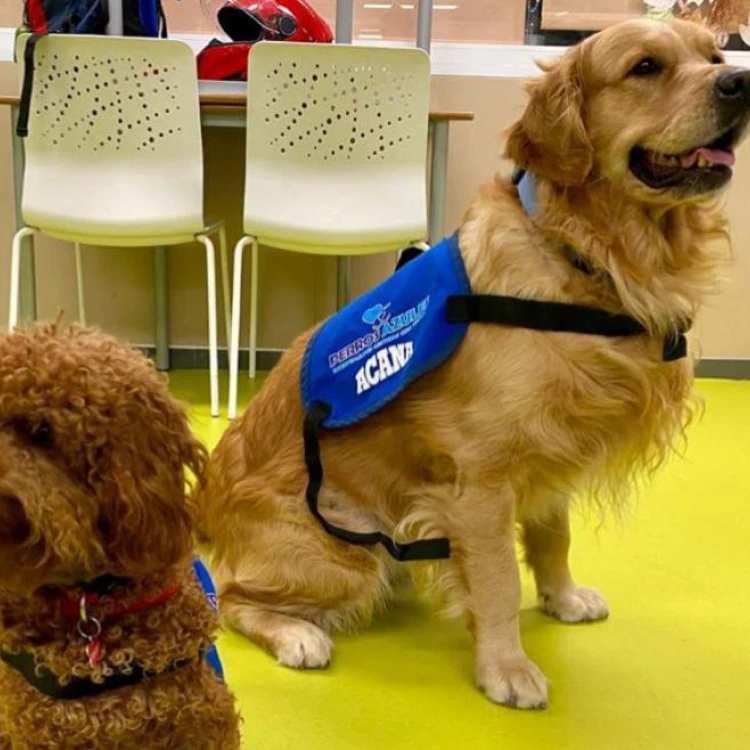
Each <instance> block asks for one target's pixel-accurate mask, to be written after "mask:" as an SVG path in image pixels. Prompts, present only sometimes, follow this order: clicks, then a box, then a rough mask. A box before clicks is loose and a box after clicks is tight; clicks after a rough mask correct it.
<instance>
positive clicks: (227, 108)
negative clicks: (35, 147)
mask: <svg viewBox="0 0 750 750" xmlns="http://www.w3.org/2000/svg"><path fill="white" fill-rule="evenodd" d="M19 103H20V97H18V96H0V106H3V105H4V106H10V107H15V106H18V104H19ZM200 105H201V109H207V110H210V111H212V112H215V113H218V114H228V113H230V112H232V111H234V112H240V111H244V110H245V97H244V96H236V95H235V96H227V95H226V94H201V95H200ZM473 119H474V113H473V112H461V111H456V112H454V111H451V110H442V109H441V110H435V111H431V112H430V120H432V121H433V122H440V121H445V120H447V121H450V122H471V121H472V120H473Z"/></svg>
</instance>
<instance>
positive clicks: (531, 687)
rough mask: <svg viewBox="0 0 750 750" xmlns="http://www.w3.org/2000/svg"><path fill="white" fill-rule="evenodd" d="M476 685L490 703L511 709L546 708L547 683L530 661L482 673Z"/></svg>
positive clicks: (493, 667)
mask: <svg viewBox="0 0 750 750" xmlns="http://www.w3.org/2000/svg"><path fill="white" fill-rule="evenodd" d="M478 683H479V687H480V688H481V689H482V690H483V691H484V692H485V694H486V696H487V697H488V698H489V699H490V700H491V701H492V702H493V703H502V704H503V705H504V706H511V707H513V708H546V707H547V680H546V678H545V676H544V675H543V674H542V672H541V670H540V669H539V667H537V665H536V664H534V662H533V661H531V660H529V659H526V660H525V661H522V662H518V663H516V664H508V665H503V666H492V667H489V668H487V669H484V670H483V671H482V673H481V674H480V675H479V678H478Z"/></svg>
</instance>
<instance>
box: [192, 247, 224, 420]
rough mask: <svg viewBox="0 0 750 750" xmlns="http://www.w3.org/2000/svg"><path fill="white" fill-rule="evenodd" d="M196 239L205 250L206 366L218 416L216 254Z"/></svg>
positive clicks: (214, 410)
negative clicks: (206, 293) (206, 299)
mask: <svg viewBox="0 0 750 750" xmlns="http://www.w3.org/2000/svg"><path fill="white" fill-rule="evenodd" d="M196 239H197V240H198V242H200V243H202V244H203V246H204V247H205V248H206V287H207V291H208V366H209V381H210V389H211V416H212V417H218V416H219V348H218V347H219V344H218V336H217V332H216V252H215V251H214V243H213V242H211V240H210V239H209V238H208V237H206V235H203V234H199V235H198V236H197V237H196Z"/></svg>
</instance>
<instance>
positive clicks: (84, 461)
mask: <svg viewBox="0 0 750 750" xmlns="http://www.w3.org/2000/svg"><path fill="white" fill-rule="evenodd" d="M205 465H206V453H205V450H204V448H203V446H202V445H201V444H200V443H199V442H198V441H197V440H196V439H195V438H194V437H193V436H192V435H191V433H190V430H189V426H188V421H187V417H186V414H185V412H184V410H183V409H182V407H181V406H179V405H178V404H177V403H176V402H175V400H174V399H173V398H172V397H171V395H170V394H169V391H168V389H167V387H166V384H165V382H164V381H163V379H162V378H161V377H160V376H159V375H158V373H157V372H156V370H155V368H154V367H153V365H152V364H151V363H150V362H149V361H148V360H147V359H146V358H145V357H143V356H142V355H140V354H138V353H136V352H134V351H132V350H129V349H127V348H125V347H123V346H121V345H119V344H118V343H117V342H116V341H115V340H114V339H112V338H110V337H108V336H105V335H103V334H101V333H100V332H98V331H94V330H89V329H84V328H79V327H72V328H69V329H66V330H62V329H61V328H60V327H59V326H57V325H46V326H39V327H37V328H35V329H33V330H31V331H29V332H15V333H12V334H7V335H4V336H2V337H0V571H2V573H0V649H2V650H3V651H5V652H7V653H11V654H13V653H18V652H20V651H25V652H28V653H31V654H32V655H33V656H34V657H35V659H36V661H37V664H38V665H39V666H40V667H44V668H46V669H48V670H50V671H51V672H52V673H53V674H54V675H55V676H56V677H57V678H58V680H59V681H60V683H61V684H67V682H68V681H69V680H70V678H73V677H77V678H89V679H91V680H92V681H94V682H101V681H102V680H103V679H104V678H106V677H107V676H109V675H111V674H112V673H113V672H114V671H125V670H127V669H129V668H130V667H131V666H132V665H134V664H136V665H139V666H140V667H142V668H143V669H144V670H146V671H147V672H149V673H153V675H154V676H152V677H149V678H147V679H146V680H145V681H144V682H142V683H141V684H139V685H135V686H132V687H126V688H121V689H117V690H113V691H110V692H106V693H104V694H103V695H100V696H97V697H93V698H86V699H81V700H54V699H52V698H49V697H47V696H45V695H43V694H41V693H39V692H37V690H36V689H35V688H34V687H32V686H30V685H29V684H28V683H26V681H25V680H24V678H23V677H22V676H21V675H20V674H18V673H17V672H15V671H14V670H13V669H11V668H10V667H8V666H7V665H5V664H2V663H0V748H2V750H32V749H33V750H53V748H54V750H84V748H85V749H86V750H89V749H91V748H96V749H97V750H131V749H133V750H134V749H135V748H139V749H140V750H157V748H158V749H159V750H166V749H167V748H170V749H171V750H181V749H183V748H184V750H188V748H189V749H190V750H219V749H221V750H225V749H227V750H232V748H238V747H239V729H238V727H239V722H238V717H237V715H236V712H235V709H234V703H233V699H232V696H231V694H230V693H229V691H228V689H227V688H226V686H225V685H224V684H222V683H220V682H219V681H218V680H216V678H215V676H214V675H213V673H212V672H211V670H210V668H209V667H208V666H207V664H206V663H205V660H204V659H203V657H202V654H203V653H204V652H205V650H206V648H207V647H208V646H209V645H210V644H211V642H212V639H213V636H214V633H215V630H216V626H217V623H216V618H215V615H214V613H213V611H212V610H211V607H210V605H209V603H208V602H207V600H206V596H205V594H204V593H203V592H202V590H201V588H200V586H199V584H198V582H197V580H196V579H195V576H194V574H193V572H192V567H191V557H192V530H193V525H194V524H193V514H192V512H191V508H190V505H189V503H188V502H187V501H186V498H185V490H186V477H185V470H186V469H189V470H190V472H191V473H192V475H193V476H194V477H196V478H198V480H199V481H200V480H202V478H203V475H204V470H205ZM105 574H109V575H113V576H117V577H118V578H122V579H126V581H125V583H124V584H123V585H122V586H121V587H120V588H118V589H115V590H114V591H113V592H112V595H111V597H110V598H109V599H108V598H106V597H105V598H104V599H103V600H102V601H101V602H100V603H98V604H97V605H95V606H94V607H93V609H92V614H93V615H94V616H97V617H99V619H101V620H102V622H103V632H102V642H103V644H104V646H105V649H106V652H105V658H104V661H103V662H102V663H101V664H100V665H99V666H95V667H92V666H90V665H89V663H88V660H87V659H86V655H85V651H84V647H85V643H84V642H83V641H82V639H81V637H80V635H79V634H78V632H77V630H76V626H77V621H76V620H75V619H71V618H69V617H67V618H66V617H65V616H64V613H61V612H60V610H59V607H58V606H57V605H58V604H59V602H60V601H61V600H62V599H64V598H70V597H73V600H75V599H76V598H77V596H80V593H81V591H82V590H81V589H80V584H81V583H82V582H88V581H92V580H94V579H96V578H98V577H100V576H103V575H105ZM175 583H177V584H178V585H179V591H178V593H177V594H176V595H175V596H174V597H173V598H171V599H169V600H168V601H167V602H166V603H164V604H161V605H158V606H155V607H153V608H150V609H147V610H146V611H143V612H140V613H137V614H127V615H123V616H116V615H108V614H107V613H111V612H112V606H113V600H112V597H115V598H116V600H117V604H119V605H121V606H124V607H127V606H130V605H132V604H133V603H135V602H138V601H141V600H144V599H149V598H153V597H154V596H155V595H156V594H158V593H159V592H161V591H163V590H164V589H165V588H168V587H169V586H171V585H173V584H175ZM179 660H187V662H188V663H187V664H186V665H185V666H181V667H179V668H177V669H171V666H172V665H173V664H174V663H175V662H177V661H179ZM3 733H5V735H3ZM3 743H5V744H3Z"/></svg>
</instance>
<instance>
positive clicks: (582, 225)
mask: <svg viewBox="0 0 750 750" xmlns="http://www.w3.org/2000/svg"><path fill="white" fill-rule="evenodd" d="M529 95H530V101H529V103H528V106H527V108H526V110H525V112H524V114H523V116H522V117H521V119H520V121H518V122H517V123H516V124H515V125H514V126H513V127H512V129H511V130H510V133H509V136H508V141H507V152H506V153H507V156H508V157H509V158H510V159H511V160H512V161H513V162H514V163H515V164H516V165H518V166H519V167H522V168H524V169H527V170H529V171H531V172H533V173H534V174H535V175H536V179H537V183H538V187H537V197H538V202H539V209H538V212H537V213H536V214H535V215H534V216H533V217H530V216H528V215H527V214H526V213H525V212H524V210H523V208H522V207H521V205H520V203H519V198H518V194H517V191H516V189H515V187H514V186H513V185H512V184H511V182H510V181H509V180H506V179H500V178H497V179H495V180H494V181H493V182H492V183H490V184H489V185H486V186H485V187H484V188H482V190H481V191H480V193H479V197H478V198H477V199H476V201H475V202H474V203H473V205H472V206H471V207H470V208H469V210H468V212H467V213H466V215H465V217H464V219H463V222H462V224H461V227H460V235H459V236H460V248H461V253H462V256H463V259H464V263H465V266H466V269H467V272H468V275H469V278H470V280H471V285H472V289H473V291H474V292H475V293H483V294H502V295H513V296H518V297H524V298H530V299H534V300H547V301H557V302H563V303H577V304H581V305H588V306H594V307H598V308H602V309H605V310H608V311H611V312H617V313H626V314H628V315H630V316H632V317H634V318H636V319H637V320H638V321H640V322H641V323H642V324H643V325H644V326H645V328H646V329H647V330H648V334H646V335H641V336H635V337H630V338H605V337H601V336H595V335H581V334H571V333H551V332H540V331H530V330H525V329H522V328H514V327H507V326H500V325H472V326H470V328H469V332H468V334H467V335H466V337H465V339H464V340H463V343H462V344H461V346H460V347H459V349H458V350H457V351H456V353H455V354H454V355H453V356H452V357H451V358H450V359H449V360H448V361H447V362H446V363H445V364H444V365H442V366H441V367H440V368H438V369H437V370H434V371H433V372H431V373H430V374H428V375H426V376H424V377H422V378H420V379H419V380H417V381H416V382H415V383H414V384H413V385H412V386H410V387H409V389H407V391H406V392H405V393H404V394H402V395H401V396H400V397H399V398H398V399H396V400H395V401H393V402H392V403H391V404H390V405H388V406H387V407H385V408H384V409H382V410H381V411H380V412H378V413H377V414H375V415H374V416H372V417H370V418H368V419H366V420H365V421H364V422H361V423H359V424H358V425H357V426H354V427H351V428H347V429H341V430H330V431H324V433H323V434H322V437H321V451H322V457H323V463H324V465H325V469H326V481H325V484H324V489H323V492H322V495H321V509H322V511H323V514H324V515H325V516H327V517H328V519H329V520H330V521H332V522H334V523H336V524H338V525H339V526H343V527H345V528H348V529H354V530H359V531H368V530H372V529H373V528H376V529H381V530H383V531H384V532H386V533H388V534H391V535H395V536H396V537H397V538H399V539H410V538H412V539H413V538H424V537H431V536H435V535H445V536H447V537H449V538H450V541H451V544H452V549H453V554H452V556H451V558H450V560H449V561H447V562H446V563H443V564H440V565H439V566H437V572H438V574H439V575H438V576H437V581H438V582H439V583H441V584H442V588H443V590H444V591H445V592H446V593H447V594H448V596H449V597H450V600H451V603H452V604H453V605H454V606H455V607H456V608H460V609H461V610H462V611H464V612H465V613H466V614H467V617H468V623H469V628H470V630H471V633H472V635H473V638H474V641H475V654H476V679H477V683H478V685H479V686H480V687H481V689H482V690H484V692H485V693H486V694H487V696H488V697H489V698H490V699H491V700H492V701H495V702H498V703H503V704H507V705H511V706H516V707H519V708H538V707H543V706H544V705H545V704H546V702H547V685H546V681H545V678H544V676H543V674H542V672H541V671H540V670H539V669H538V668H537V667H536V665H535V664H534V663H533V662H532V661H531V660H530V659H529V658H528V657H527V656H526V654H525V652H524V649H523V646H522V644H521V638H520V633H519V621H518V615H519V606H520V602H521V591H520V582H519V571H518V563H517V560H516V552H515V544H514V542H515V531H516V527H517V525H520V527H521V528H522V532H523V542H524V545H525V550H526V559H527V562H528V564H529V565H530V567H531V569H532V571H533V573H534V576H535V578H536V584H537V588H538V594H539V599H540V603H541V607H542V609H543V610H544V611H545V612H547V613H548V614H550V615H552V616H554V617H557V618H559V619H561V620H563V621H565V622H580V621H586V620H597V619H600V618H604V617H606V616H607V615H608V608H607V604H606V602H605V600H604V598H603V597H602V596H601V595H600V594H599V593H597V592H596V591H594V590H593V589H588V588H581V587H579V586H578V585H577V584H576V583H575V582H574V579H573V577H572V575H571V572H570V570H569V567H568V547H569V544H570V534H569V524H568V506H569V501H570V498H571V496H573V495H581V496H590V497H593V498H594V499H595V500H596V501H597V502H599V503H600V504H604V503H607V504H610V505H611V504H615V505H616V504H619V503H621V502H622V501H623V499H624V498H625V496H626V495H627V492H628V489H629V487H630V485H631V484H632V482H633V479H634V478H635V477H637V476H638V475H639V474H643V473H644V472H645V473H648V472H650V471H652V470H653V469H655V468H656V467H657V466H658V465H659V464H661V463H662V461H663V460H664V459H665V457H666V456H667V454H668V452H669V450H670V446H671V445H672V442H673V440H674V438H675V437H677V436H680V435H681V434H682V431H683V428H684V426H685V423H686V420H687V419H688V417H689V413H690V412H689V408H688V398H689V394H690V390H691V380H692V375H693V359H694V357H693V356H688V357H687V358H682V359H680V360H678V361H672V362H665V361H664V360H663V357H662V346H663V343H664V339H665V336H669V335H670V334H672V333H673V332H674V331H675V330H677V329H679V328H680V327H681V326H685V325H686V324H687V322H688V321H690V320H692V319H694V317H695V316H696V314H697V312H698V310H699V308H700V306H701V303H702V301H703V300H704V298H705V297H706V295H707V294H708V293H710V292H711V291H712V290H713V289H714V286H715V281H716V273H717V268H718V266H719V264H720V262H721V261H722V260H723V256H724V253H725V250H726V238H727V233H726V225H725V220H724V219H723V218H722V215H721V214H720V213H719V211H718V210H717V208H716V201H717V198H718V196H719V193H720V191H721V190H722V188H724V187H725V186H726V185H727V183H728V182H729V180H730V177H731V174H732V164H733V161H734V155H733V148H734V146H735V145H736V144H737V143H738V142H739V140H740V139H741V137H742V136H743V135H744V132H745V128H746V125H747V122H748V116H749V115H750V71H745V70H741V69H738V68H733V67H730V66H728V65H726V64H725V62H724V59H723V56H722V53H721V52H720V50H719V49H718V48H717V46H716V44H715V41H714V38H713V36H712V35H711V34H710V33H709V32H708V31H706V30H704V29H702V28H701V27H699V26H697V25H693V24H690V23H688V22H684V21H673V22H668V23H667V22H656V21H645V20H643V21H632V22H627V23H624V24H621V25H618V26H614V27H612V28H609V29H607V30H605V31H603V32H601V33H599V34H597V35H595V36H593V37H591V38H590V39H588V40H586V41H585V42H583V43H582V44H581V45H579V46H577V47H575V48H572V49H571V50H569V51H568V52H567V53H566V54H564V56H563V57H562V58H561V59H560V60H559V61H558V62H556V63H554V64H551V65H548V66H545V74H544V75H543V76H542V77H540V78H539V79H538V80H535V81H534V82H533V83H531V84H530V86H529ZM567 248H574V250H575V253H576V254H577V256H579V258H582V259H584V260H585V263H586V264H587V266H588V267H589V270H590V271H591V272H590V273H583V272H581V270H580V268H578V267H576V265H575V264H573V263H571V258H570V253H569V251H568V250H567ZM310 336H311V332H308V333H306V334H304V335H302V336H301V337H300V338H299V339H298V340H297V341H296V342H295V343H294V345H293V346H292V348H291V349H290V350H289V351H288V352H286V353H285V355H284V356H283V357H282V359H281V361H280V363H279V364H278V366H277V367H276V368H275V369H274V371H273V372H272V373H271V375H270V376H269V378H268V380H267V382H266V384H265V386H264V387H263V389H262V391H261V393H260V394H259V395H258V397H257V398H256V399H255V400H254V401H253V402H252V404H251V405H250V407H249V408H248V410H247V411H246V413H245V414H244V416H243V417H242V418H241V420H239V421H237V422H235V423H234V424H232V425H231V427H230V428H229V430H228V431H227V433H226V434H225V435H224V437H223V439H222V441H221V443H220V444H219V446H218V448H217V449H216V451H215V452H214V454H213V456H212V458H211V460H210V464H209V468H208V479H207V484H206V486H205V490H204V491H202V492H201V493H200V494H199V495H198V497H197V500H198V502H199V503H200V505H201V506H202V513H203V518H202V522H201V523H202V530H203V533H204V534H205V538H206V540H207V542H208V543H209V545H210V547H211V548H212V550H213V572H214V574H215V576H216V578H217V584H218V588H219V593H220V600H221V609H222V612H223V617H224V620H225V622H226V623H227V624H228V625H229V626H231V627H232V628H234V629H236V630H237V631H239V632H241V633H244V634H245V635H246V636H247V637H248V638H250V639H251V640H253V641H255V642H256V643H258V644H260V645H261V646H263V647H264V648H266V649H267V650H268V651H270V652H271V653H272V654H274V655H275V656H276V658H277V659H278V661H279V662H280V663H281V664H285V665H287V666H291V667H324V666H326V665H327V664H328V662H329V659H330V657H331V647H332V642H331V638H330V635H329V633H331V632H332V631H336V630H339V629H342V628H345V629H349V628H353V627H355V626H361V625H364V624H365V623H367V622H368V620H369V619H370V617H371V615H372V614H373V612H374V611H375V610H376V609H377V608H379V607H380V606H381V605H383V604H384V603H385V602H387V601H388V599H389V597H390V596H391V593H392V585H393V583H392V582H393V572H394V568H396V567H398V566H396V565H395V564H394V563H392V561H390V560H389V559H387V558H386V556H385V555H384V554H383V552H382V551H381V550H376V549H370V548H363V547H358V546H351V545H348V544H346V543H344V542H342V541H340V540H338V539H336V538H334V537H332V536H329V535H328V534H327V533H326V532H325V531H324V530H323V529H322V528H321V526H320V525H319V524H318V522H317V521H316V520H315V518H314V517H313V516H312V514H311V513H310V511H309V510H308V507H307V505H306V503H305V487H306V483H307V474H306V469H305V463H304V460H303V445H302V430H301V427H302V422H303V407H302V403H301V400H300V364H301V359H302V356H303V353H304V351H305V347H306V345H307V342H308V340H309V339H310ZM400 569H403V566H402V568H400Z"/></svg>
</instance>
